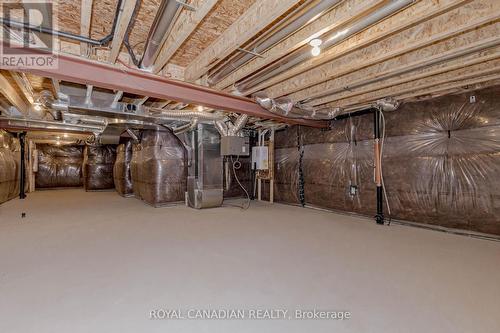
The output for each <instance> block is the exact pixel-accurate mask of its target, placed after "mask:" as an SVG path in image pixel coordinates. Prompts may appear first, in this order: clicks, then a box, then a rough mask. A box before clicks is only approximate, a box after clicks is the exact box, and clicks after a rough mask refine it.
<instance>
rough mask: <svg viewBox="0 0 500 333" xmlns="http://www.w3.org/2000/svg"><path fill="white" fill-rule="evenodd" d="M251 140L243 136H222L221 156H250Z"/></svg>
mask: <svg viewBox="0 0 500 333" xmlns="http://www.w3.org/2000/svg"><path fill="white" fill-rule="evenodd" d="M249 143H250V139H249V137H247V136H246V137H243V136H222V137H221V138H220V154H221V155H222V156H227V155H237V156H249V155H250V148H249V146H250V145H249Z"/></svg>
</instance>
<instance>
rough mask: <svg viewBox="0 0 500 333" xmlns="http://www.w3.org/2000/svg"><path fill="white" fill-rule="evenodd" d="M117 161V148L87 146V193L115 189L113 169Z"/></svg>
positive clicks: (85, 161) (85, 180) (85, 183)
mask: <svg viewBox="0 0 500 333" xmlns="http://www.w3.org/2000/svg"><path fill="white" fill-rule="evenodd" d="M115 160H116V146H114V145H100V146H90V145H88V146H86V147H85V152H84V162H83V179H84V183H83V184H84V187H85V190H86V191H99V190H107V189H112V188H115V184H114V181H113V167H114V165H115Z"/></svg>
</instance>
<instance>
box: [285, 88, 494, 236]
mask: <svg viewBox="0 0 500 333" xmlns="http://www.w3.org/2000/svg"><path fill="white" fill-rule="evenodd" d="M499 94H500V87H493V88H488V89H484V90H481V91H475V92H471V93H467V94H460V95H449V96H443V97H439V98H434V99H431V100H427V101H417V102H413V103H406V104H404V105H403V106H402V107H400V108H399V109H398V110H396V111H394V112H387V113H385V118H386V133H387V135H386V140H385V144H384V148H383V164H382V166H383V173H384V179H385V185H386V190H387V195H388V200H389V204H390V206H391V213H392V218H395V219H401V220H408V221H415V222H419V223H428V224H434V225H439V226H444V227H452V228H460V229H467V230H471V231H478V232H485V233H492V234H497V235H498V234H500V112H499V111H500V101H499V100H498V96H499ZM471 95H475V99H476V102H474V103H471V102H470V96H471ZM276 137H277V140H276V146H277V149H276V161H275V163H276V173H277V176H276V177H277V181H276V185H275V186H276V187H275V191H276V192H278V193H279V192H282V191H285V192H288V193H287V194H281V195H280V197H279V199H277V200H279V201H284V202H288V203H294V204H295V203H298V196H297V194H296V193H298V189H297V186H298V185H297V184H298V183H299V182H298V171H297V170H298V167H299V156H300V155H299V151H298V150H297V148H293V147H291V146H293V140H294V138H295V140H296V138H297V128H296V127H292V128H289V129H287V130H286V131H283V132H282V134H281V133H280V134H279V135H278V133H277V136H276ZM283 137H286V138H285V139H283ZM300 140H301V144H302V145H303V149H304V157H303V164H302V171H303V174H304V191H305V193H304V195H305V201H306V203H307V204H309V205H313V206H318V207H323V208H329V209H334V210H344V211H348V212H356V213H361V214H365V215H367V216H373V215H374V214H375V212H376V208H375V204H376V202H375V185H374V181H373V115H363V116H357V117H352V118H348V119H343V120H341V121H336V122H334V124H333V129H332V130H329V131H322V130H318V129H312V128H304V127H301V128H300ZM295 147H296V145H295ZM280 173H281V174H280ZM351 185H352V186H356V191H355V193H352V192H351ZM384 212H385V214H386V216H387V213H388V210H387V206H385V202H384Z"/></svg>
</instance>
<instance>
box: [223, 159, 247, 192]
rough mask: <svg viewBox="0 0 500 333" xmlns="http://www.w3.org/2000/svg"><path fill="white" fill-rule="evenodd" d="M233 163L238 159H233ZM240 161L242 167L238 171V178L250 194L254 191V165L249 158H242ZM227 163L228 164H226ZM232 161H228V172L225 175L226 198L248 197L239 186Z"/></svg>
mask: <svg viewBox="0 0 500 333" xmlns="http://www.w3.org/2000/svg"><path fill="white" fill-rule="evenodd" d="M233 161H236V157H234V158H233ZM238 161H239V162H240V163H241V167H240V168H239V169H236V170H235V171H236V176H237V177H238V180H239V181H240V183H241V185H243V187H244V188H245V189H246V190H247V191H248V193H249V194H250V192H251V189H252V163H251V158H250V157H247V156H240V157H239V158H238ZM225 163H226V162H225ZM232 164H233V163H232V162H231V159H230V158H228V159H227V168H228V169H227V170H226V172H225V173H224V197H225V198H231V197H246V194H245V192H244V191H243V189H242V188H241V187H240V185H238V182H237V181H236V178H235V176H234V171H233V167H232Z"/></svg>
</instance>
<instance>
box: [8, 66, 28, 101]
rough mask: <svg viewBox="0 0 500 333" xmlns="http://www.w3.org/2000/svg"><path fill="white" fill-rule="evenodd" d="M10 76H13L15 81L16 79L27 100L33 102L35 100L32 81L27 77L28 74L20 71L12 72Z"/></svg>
mask: <svg viewBox="0 0 500 333" xmlns="http://www.w3.org/2000/svg"><path fill="white" fill-rule="evenodd" d="M10 76H12V78H13V79H14V81H16V84H17V86H18V87H19V89H20V90H21V92H22V93H23V95H24V97H25V98H26V100H27V101H28V102H29V103H30V104H33V102H34V96H33V87H32V86H31V82H30V81H29V80H28V78H27V77H26V74H24V73H18V72H10Z"/></svg>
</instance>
